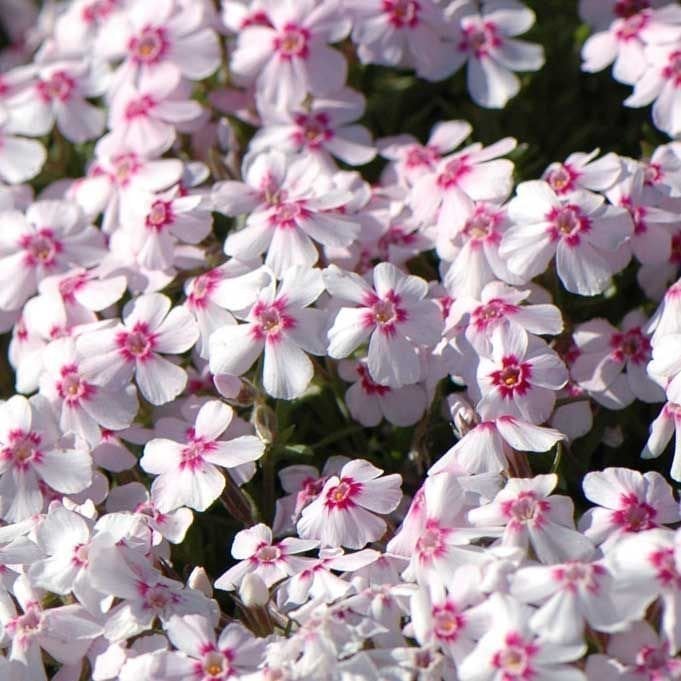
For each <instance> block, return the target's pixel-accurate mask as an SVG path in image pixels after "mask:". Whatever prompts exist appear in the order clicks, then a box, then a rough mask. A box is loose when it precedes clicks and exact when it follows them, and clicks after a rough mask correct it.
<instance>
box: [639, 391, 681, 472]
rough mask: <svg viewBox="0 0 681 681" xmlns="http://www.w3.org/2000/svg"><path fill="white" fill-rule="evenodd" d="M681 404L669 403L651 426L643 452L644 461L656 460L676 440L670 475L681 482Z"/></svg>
mask: <svg viewBox="0 0 681 681" xmlns="http://www.w3.org/2000/svg"><path fill="white" fill-rule="evenodd" d="M680 429H681V404H677V403H676V402H667V403H666V404H665V405H664V407H662V410H661V411H660V413H659V414H658V416H657V418H656V419H655V420H654V421H653V422H652V423H651V424H650V435H649V437H648V441H647V442H646V444H645V447H644V448H643V451H642V452H641V457H642V458H644V459H654V458H657V457H658V456H660V455H661V454H663V453H664V451H665V449H666V448H667V445H668V444H669V442H670V441H671V439H672V437H674V438H675V445H674V456H673V459H672V465H671V469H670V471H669V475H670V476H671V477H672V479H673V480H676V481H681V432H680Z"/></svg>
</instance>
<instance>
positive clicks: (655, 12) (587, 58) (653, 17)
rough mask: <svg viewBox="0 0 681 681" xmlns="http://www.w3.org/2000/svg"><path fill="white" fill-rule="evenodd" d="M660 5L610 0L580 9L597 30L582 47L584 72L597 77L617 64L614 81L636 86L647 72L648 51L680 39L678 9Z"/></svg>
mask: <svg viewBox="0 0 681 681" xmlns="http://www.w3.org/2000/svg"><path fill="white" fill-rule="evenodd" d="M660 4H662V3H660V2H659V1H657V0H656V1H655V2H649V1H648V0H644V1H643V2H640V1H639V0H617V1H615V2H613V1H612V0H609V1H608V2H602V3H601V6H600V7H598V8H595V7H593V8H580V9H582V14H583V15H584V16H585V17H586V19H587V21H589V22H590V23H592V24H594V26H595V28H596V29H597V32H596V33H594V34H593V35H591V36H590V37H589V38H587V40H586V42H585V43H584V46H583V47H582V70H583V71H588V72H590V73H594V72H596V71H601V70H602V69H604V68H606V67H607V66H609V65H610V64H612V63H613V62H614V66H613V71H612V75H613V77H614V78H615V80H618V81H620V82H621V83H628V84H629V85H634V84H635V83H637V82H638V81H639V80H640V79H641V77H642V76H643V75H644V73H645V70H646V47H647V46H648V45H656V44H660V43H670V42H673V41H675V40H676V39H678V38H679V37H680V36H681V13H679V11H678V9H679V8H678V7H675V6H673V5H671V4H669V5H667V6H666V7H664V8H659V9H658V8H656V7H655V5H660ZM584 10H586V11H584Z"/></svg>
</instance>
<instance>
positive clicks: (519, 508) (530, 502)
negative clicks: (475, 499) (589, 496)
mask: <svg viewBox="0 0 681 681" xmlns="http://www.w3.org/2000/svg"><path fill="white" fill-rule="evenodd" d="M557 483H558V477H557V476H556V475H555V474H553V473H551V474H549V475H535V476H534V478H528V479H524V478H511V479H510V480H508V482H507V483H506V486H505V487H504V489H502V490H501V491H500V492H499V493H498V494H497V495H496V497H495V498H494V499H493V500H492V501H491V502H490V503H488V504H485V505H483V506H480V507H479V508H474V509H473V510H471V511H469V512H468V519H469V520H470V522H471V523H472V524H473V525H474V526H479V525H484V526H486V527H499V528H501V529H502V531H503V534H502V537H501V541H500V543H501V544H502V546H517V547H519V548H522V549H525V550H527V548H528V547H529V546H531V547H532V549H533V551H534V553H535V555H536V556H537V558H538V559H539V560H540V561H541V562H542V563H545V564H552V563H558V562H562V561H566V560H584V559H586V558H589V557H590V556H591V555H592V554H593V552H594V547H593V544H592V543H591V542H590V541H589V540H588V539H587V538H586V537H584V536H583V535H582V534H580V533H579V532H577V531H576V530H575V529H574V520H573V513H574V505H573V503H572V499H570V497H566V496H559V495H552V494H551V492H552V491H553V489H554V488H555V486H556V484H557ZM483 534H484V532H483Z"/></svg>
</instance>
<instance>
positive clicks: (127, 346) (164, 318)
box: [76, 293, 199, 404]
mask: <svg viewBox="0 0 681 681" xmlns="http://www.w3.org/2000/svg"><path fill="white" fill-rule="evenodd" d="M170 306H171V302H170V299H169V298H167V297H166V296H164V295H162V294H160V293H149V294H147V295H143V296H139V297H138V298H134V299H133V300H131V301H130V302H129V303H127V304H126V305H125V307H124V308H123V320H122V322H119V323H117V324H114V325H111V326H109V328H106V329H103V330H101V331H99V330H98V331H93V332H91V333H86V334H83V335H82V336H80V337H79V338H78V340H77V342H76V349H77V351H78V353H79V354H80V355H81V357H83V361H82V363H81V365H80V367H81V369H82V371H84V372H86V373H87V374H88V375H90V376H93V381H94V382H95V383H98V384H103V383H109V382H111V384H112V385H118V386H121V385H126V384H127V383H128V382H129V381H130V379H131V378H132V376H133V374H134V375H135V376H136V378H137V385H138V386H139V389H140V391H141V392H142V395H143V396H144V397H145V398H146V399H147V400H149V401H150V402H151V403H152V404H164V403H166V402H169V401H170V400H172V399H173V398H174V397H176V396H177V395H179V394H180V393H181V392H182V390H184V387H185V385H186V383H187V373H186V372H185V370H184V369H182V368H180V367H179V366H177V365H176V364H173V363H172V362H169V361H168V360H167V359H165V358H163V357H161V353H162V354H172V355H176V354H180V353H183V352H185V351H187V350H189V348H191V347H192V346H193V345H194V343H196V341H197V340H198V337H199V331H198V328H197V326H196V323H195V322H194V320H193V319H192V317H191V315H190V314H189V312H188V311H187V310H186V309H185V308H183V307H174V308H173V309H172V310H171V309H170Z"/></svg>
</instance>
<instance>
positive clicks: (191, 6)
mask: <svg viewBox="0 0 681 681" xmlns="http://www.w3.org/2000/svg"><path fill="white" fill-rule="evenodd" d="M106 1H107V2H110V0H106ZM97 19H100V20H101V17H99V16H98V17H97ZM94 50H95V53H96V54H97V55H99V56H100V57H103V58H105V59H109V60H118V59H120V58H123V60H124V61H123V63H122V64H121V66H120V67H119V69H118V71H117V73H116V82H117V83H118V84H120V83H125V82H128V83H136V82H139V81H140V80H141V79H143V78H144V77H146V76H148V75H152V74H155V73H156V72H158V71H160V70H162V69H163V70H165V69H166V68H167V67H168V66H170V67H172V70H174V71H175V72H176V73H178V74H182V75H183V76H185V77H186V78H190V79H192V80H202V79H203V78H207V77H208V76H210V75H211V74H212V73H213V72H214V71H215V70H216V69H217V68H218V66H219V64H220V46H219V44H218V39H217V35H216V34H215V32H214V31H212V30H211V29H210V28H207V27H206V11H205V7H204V5H203V3H183V2H176V1H175V0H155V2H154V3H152V4H149V3H146V2H135V3H133V5H132V6H131V7H130V8H125V9H124V10H123V11H122V12H118V13H116V14H115V16H113V17H111V18H110V19H108V21H107V22H106V25H105V26H103V27H102V28H101V29H100V30H99V32H98V36H97V40H96V42H95V45H94Z"/></svg>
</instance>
